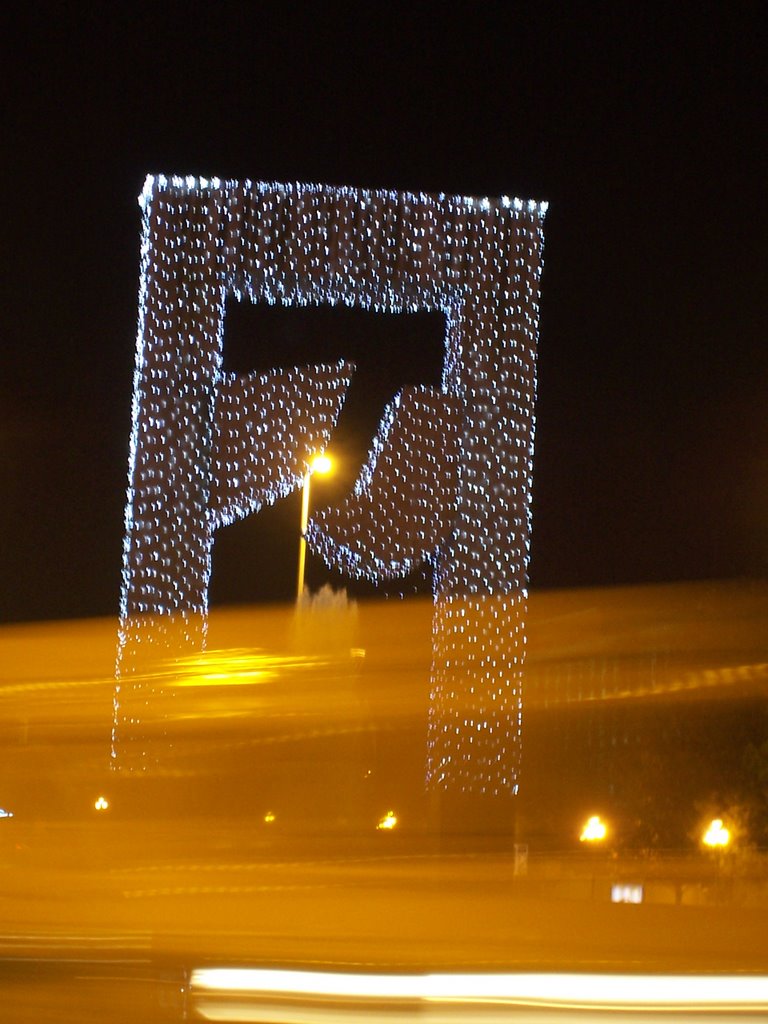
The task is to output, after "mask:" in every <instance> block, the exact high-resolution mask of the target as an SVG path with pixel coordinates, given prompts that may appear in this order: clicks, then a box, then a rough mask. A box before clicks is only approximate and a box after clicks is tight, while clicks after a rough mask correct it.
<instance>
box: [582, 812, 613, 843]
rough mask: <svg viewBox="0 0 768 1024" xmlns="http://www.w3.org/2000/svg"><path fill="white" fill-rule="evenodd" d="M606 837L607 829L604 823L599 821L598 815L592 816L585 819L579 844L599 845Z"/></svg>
mask: <svg viewBox="0 0 768 1024" xmlns="http://www.w3.org/2000/svg"><path fill="white" fill-rule="evenodd" d="M607 835H608V828H607V826H606V824H605V822H603V821H601V820H600V815H599V814H593V815H592V817H591V818H588V819H587V822H586V824H585V825H584V828H583V829H582V830H581V835H580V836H579V842H580V843H601V842H602V841H603V840H604V839H605V837H606V836H607Z"/></svg>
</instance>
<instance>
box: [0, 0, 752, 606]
mask: <svg viewBox="0 0 768 1024" xmlns="http://www.w3.org/2000/svg"><path fill="white" fill-rule="evenodd" d="M276 6H277V5H276ZM670 8H672V9H671V10H670ZM68 10H69V12H70V13H67V9H65V8H62V9H61V10H60V9H59V8H58V7H56V6H53V5H50V6H48V5H42V4H35V3H29V4H26V5H14V6H13V7H11V6H8V7H7V10H5V9H4V11H3V13H2V15H0V47H2V51H3V62H2V63H3V73H2V89H3V100H4V102H3V109H4V111H5V115H4V119H5V122H6V123H5V131H4V140H5V141H4V144H3V155H2V174H3V181H2V184H3V196H4V200H5V202H4V216H3V224H4V232H3V246H2V251H3V270H4V273H3V275H2V279H1V283H0V288H2V293H1V295H0V298H1V299H2V302H1V304H0V332H1V338H2V341H1V345H2V349H1V352H0V529H1V531H2V533H1V536H2V542H1V543H2V548H1V550H0V621H11V620H23V619H36V618H58V617H70V616H79V615H96V614H113V613H115V611H116V608H117V601H118V592H119V569H120V556H121V542H122V515H123V505H124V493H125V473H126V460H127V441H128V428H129V409H130V397H131V375H132V365H133V353H134V341H135V324H136V296H137V282H138V244H139V230H140V223H139V211H138V207H137V204H136V196H137V194H138V192H139V191H140V190H141V187H142V183H143V180H144V177H145V175H146V174H147V173H148V172H166V173H184V174H187V173H192V174H208V175H214V174H215V175H219V176H221V177H231V178H245V177H250V178H252V179H257V180H258V179H267V180H278V181H296V180H299V181H321V182H327V183H331V184H350V185H358V186H363V187H391V188H396V189H414V190H425V191H435V192H439V191H444V192H458V193H468V194H473V195H500V194H512V195H519V196H522V197H533V198H536V199H547V200H548V201H549V202H550V212H549V215H548V218H547V232H546V249H545V268H544V275H543V281H542V320H541V341H540V349H539V400H538V431H537V449H536V463H535V502H534V534H533V547H532V564H531V580H532V585H533V587H552V586H584V585H592V584H614V583H617V584H618V583H637V582H644V581H655V580H682V579H701V578H704V579H706V578H733V577H761V578H764V577H765V576H766V575H768V417H767V416H766V412H765V406H766V401H765V399H766V394H768V348H767V347H766V296H768V281H767V280H766V276H767V267H768V261H766V256H765V251H766V226H767V225H768V215H767V214H768V211H767V210H766V198H765V197H766V181H767V180H768V175H767V174H766V171H767V170H768V161H767V160H766V142H765V139H766V120H768V119H767V118H766V115H765V105H766V104H765V98H766V79H765V71H764V67H765V63H766V61H765V52H766V33H765V28H764V22H763V21H762V20H761V13H760V12H761V7H760V5H758V4H753V5H735V4H734V5H724V4H723V5H707V4H701V5H696V6H693V5H690V6H689V5H658V6H657V5H653V4H651V5H633V7H631V8H630V6H629V5H624V4H602V3H595V4H591V5H584V6H579V7H576V6H569V5H563V4H555V3H539V4H509V5H506V6H504V7H502V6H501V5H498V6H497V5H493V6H492V5H487V9H486V8H483V7H482V5H481V6H477V5H472V6H469V5H467V6H466V7H462V8H461V10H460V11H459V12H458V13H456V14H453V15H451V14H449V13H448V8H447V6H445V5H440V6H437V5H435V6H432V5H427V4H424V5H415V6H414V7H413V8H410V9H407V13H403V14H402V16H399V15H398V14H397V12H396V9H395V7H394V6H392V5H383V4H382V5H373V4H369V5H365V4H361V5H357V6H356V7H350V9H347V10H346V11H344V13H343V14H342V13H341V11H340V8H334V7H333V6H332V5H290V4H286V5H282V6H280V13H279V14H275V13H273V12H272V10H271V8H268V7H267V6H266V5H262V4H250V5H235V4H226V3H223V4H209V5H207V6H206V7H202V6H200V7H198V6H197V5H176V4H164V5H161V4H155V5H146V6H144V5H137V4H134V5H120V6H117V5H114V6H113V5H96V4H94V5H88V4H80V5H76V10H75V5H73V6H72V7H71V8H69V9H68ZM502 11H503V14H502ZM290 312H291V311H288V312H287V313H285V314H284V316H288V315H290ZM231 320H232V332H233V333H232V339H233V340H232V344H233V347H232V350H231V358H233V359H235V360H241V361H242V360H243V359H245V360H246V362H247V361H248V359H249V358H251V357H250V356H249V355H248V354H247V347H248V344H249V342H248V339H249V338H251V337H254V338H256V341H254V348H253V356H252V359H253V366H242V367H241V368H243V369H248V368H253V367H255V366H257V365H264V367H265V368H266V367H267V366H271V365H275V364H276V363H277V362H279V360H277V359H276V358H275V356H276V352H278V351H279V352H280V353H281V355H283V356H285V358H286V361H288V355H290V356H291V358H293V357H294V356H296V357H297V358H298V357H301V358H302V359H303V358H306V360H307V361H309V360H313V359H314V356H313V354H312V348H313V345H315V344H316V342H315V340H313V338H309V339H308V340H307V339H305V344H306V346H307V349H306V353H304V351H303V350H301V346H300V345H299V346H298V348H297V347H296V344H294V343H293V342H291V344H289V343H288V342H287V341H285V339H286V338H287V337H289V336H290V335H291V329H290V326H288V327H287V326H286V322H285V321H282V322H280V323H278V322H275V323H274V324H267V323H266V321H265V319H264V317H263V316H261V315H260V314H259V313H258V311H257V312H256V313H253V311H250V312H248V313H247V314H246V312H244V311H233V313H232V318H231ZM331 329H334V330H335V327H334V325H333V324H330V325H328V324H323V325H321V326H319V327H318V328H317V329H316V330H317V331H318V332H320V333H323V332H326V331H329V330H331ZM382 330H385V331H389V330H390V328H389V327H382V326H381V325H378V326H373V327H367V326H365V325H360V324H359V323H352V322H350V323H349V324H345V325H342V324H341V323H340V324H339V326H338V332H337V334H336V335H335V337H334V340H333V344H336V343H338V344H339V345H341V346H344V345H346V346H347V347H350V346H357V352H356V354H355V357H356V358H358V359H359V360H360V361H361V364H362V363H365V364H366V365H365V368H363V367H362V365H361V374H362V376H361V377H359V378H358V381H357V383H358V384H359V385H360V387H361V388H362V387H363V386H364V385H363V383H362V382H364V381H365V380H370V381H371V388H373V387H374V384H375V385H376V386H377V387H379V388H380V393H379V392H377V393H374V392H373V391H372V392H371V398H370V399H367V395H368V392H367V391H366V399H367V400H366V401H363V402H362V403H361V412H360V417H362V418H358V419H355V416H352V419H351V420H350V421H349V424H350V425H349V426H348V427H347V428H346V429H347V435H346V437H345V438H342V442H343V446H346V450H347V454H348V462H349V465H348V466H347V468H346V472H347V477H344V476H342V481H341V482H342V483H344V482H345V481H346V482H348V479H347V478H348V477H351V476H352V475H354V470H355V469H356V466H354V465H353V463H354V460H355V459H356V458H357V451H358V448H359V450H360V451H362V450H363V449H364V448H365V446H366V442H367V438H366V437H364V436H360V437H358V438H357V439H356V438H355V430H358V431H363V430H364V429H365V424H364V422H363V421H364V412H365V407H368V408H369V409H371V410H373V411H374V413H375V412H376V411H377V410H380V409H381V406H382V404H383V401H386V398H387V397H390V395H389V394H388V393H387V388H389V390H390V392H391V391H392V390H394V388H396V387H397V386H399V384H400V383H404V382H405V374H406V373H408V372H410V373H412V374H413V378H414V380H424V381H429V380H431V379H432V377H433V376H434V375H435V374H436V373H437V366H438V364H439V344H438V349H435V338H437V339H438V343H439V325H437V326H436V325H435V324H434V323H433V322H431V320H430V318H423V319H422V322H418V323H417V322H416V321H413V322H410V323H408V324H406V325H400V326H397V327H392V328H391V330H392V331H393V332H399V333H396V337H395V340H394V344H393V345H392V346H391V347H392V350H393V356H392V365H391V366H389V367H388V368H387V372H386V373H384V374H382V373H379V372H378V370H377V367H376V364H375V362H374V361H372V358H371V357H372V354H373V353H375V351H376V349H377V348H378V347H379V346H377V345H376V344H375V341H376V337H377V336H378V335H377V334H376V332H377V331H378V332H379V333H380V332H381V331H382ZM435 331H437V333H435ZM367 332H368V333H367ZM370 332H372V333H370ZM414 332H415V334H414ZM237 337H239V339H240V340H237ZM281 339H283V340H282V341H281ZM291 345H293V347H291ZM244 351H245V352H246V355H243V352H244ZM417 351H418V352H419V356H418V359H417V360H415V356H414V353H415V352H417ZM339 354H340V355H347V354H352V353H348V352H347V351H340V352H339ZM366 360H367V362H366ZM365 374H368V377H366V376H365ZM365 387H367V385H365ZM374 418H376V416H374ZM356 446H357V447H356ZM291 501H292V499H288V500H287V501H286V502H285V503H283V504H282V505H280V506H278V507H276V508H275V509H273V510H271V511H270V512H269V513H268V514H265V516H264V520H263V522H261V523H257V520H258V519H261V518H262V517H256V519H254V520H253V521H249V522H247V523H243V524H241V525H240V526H239V527H237V528H232V533H231V534H229V535H228V536H226V537H225V534H226V533H227V531H222V534H221V537H220V538H219V539H218V540H217V550H216V551H215V552H214V584H213V597H214V599H215V600H217V601H227V600H248V599H264V598H276V597H287V596H289V594H290V590H291V586H292V579H293V569H294V566H293V561H294V557H295V554H294V547H295V537H294V531H295V520H296V519H297V517H298V509H297V508H296V509H294V507H293V505H292V504H291ZM313 573H314V577H313V578H314V580H315V582H318V581H319V580H320V578H321V575H322V574H320V573H319V570H318V567H314V568H313Z"/></svg>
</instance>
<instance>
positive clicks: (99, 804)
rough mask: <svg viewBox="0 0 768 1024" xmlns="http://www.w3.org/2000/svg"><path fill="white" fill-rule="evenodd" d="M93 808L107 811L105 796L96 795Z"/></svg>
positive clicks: (107, 805)
mask: <svg viewBox="0 0 768 1024" xmlns="http://www.w3.org/2000/svg"><path fill="white" fill-rule="evenodd" d="M93 808H94V810H96V811H108V810H109V800H107V798H106V797H105V796H100V797H97V798H96V800H95V802H94V805H93Z"/></svg>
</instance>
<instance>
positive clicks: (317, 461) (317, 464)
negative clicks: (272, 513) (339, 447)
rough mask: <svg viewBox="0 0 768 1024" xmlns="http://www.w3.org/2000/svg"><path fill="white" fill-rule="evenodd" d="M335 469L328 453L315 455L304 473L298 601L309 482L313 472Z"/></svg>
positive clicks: (302, 584) (301, 587)
mask: <svg viewBox="0 0 768 1024" xmlns="http://www.w3.org/2000/svg"><path fill="white" fill-rule="evenodd" d="M332 469H333V463H332V462H331V460H330V458H329V457H328V456H327V455H315V457H314V458H313V459H312V460H311V461H310V463H309V469H308V470H307V472H306V473H305V474H304V483H303V484H302V489H301V530H300V533H299V577H298V582H297V586H296V601H297V603H300V602H301V598H302V595H303V594H304V566H305V564H306V560H307V523H308V522H309V482H310V478H311V476H312V474H313V473H319V474H320V475H321V476H325V475H326V474H327V473H330V472H331V470H332Z"/></svg>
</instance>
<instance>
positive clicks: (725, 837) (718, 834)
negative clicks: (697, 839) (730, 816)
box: [701, 818, 731, 850]
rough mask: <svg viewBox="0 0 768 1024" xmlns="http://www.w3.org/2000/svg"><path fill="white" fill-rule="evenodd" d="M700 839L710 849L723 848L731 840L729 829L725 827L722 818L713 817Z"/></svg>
mask: <svg viewBox="0 0 768 1024" xmlns="http://www.w3.org/2000/svg"><path fill="white" fill-rule="evenodd" d="M701 841H702V843H704V845H705V846H708V847H709V849H710V850H724V849H725V848H726V846H728V844H729V843H730V841H731V831H730V829H727V828H726V827H725V825H724V824H723V819H722V818H713V819H712V821H710V823H709V825H708V826H707V831H706V832H705V833H704V835H703V836H702V837H701Z"/></svg>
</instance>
